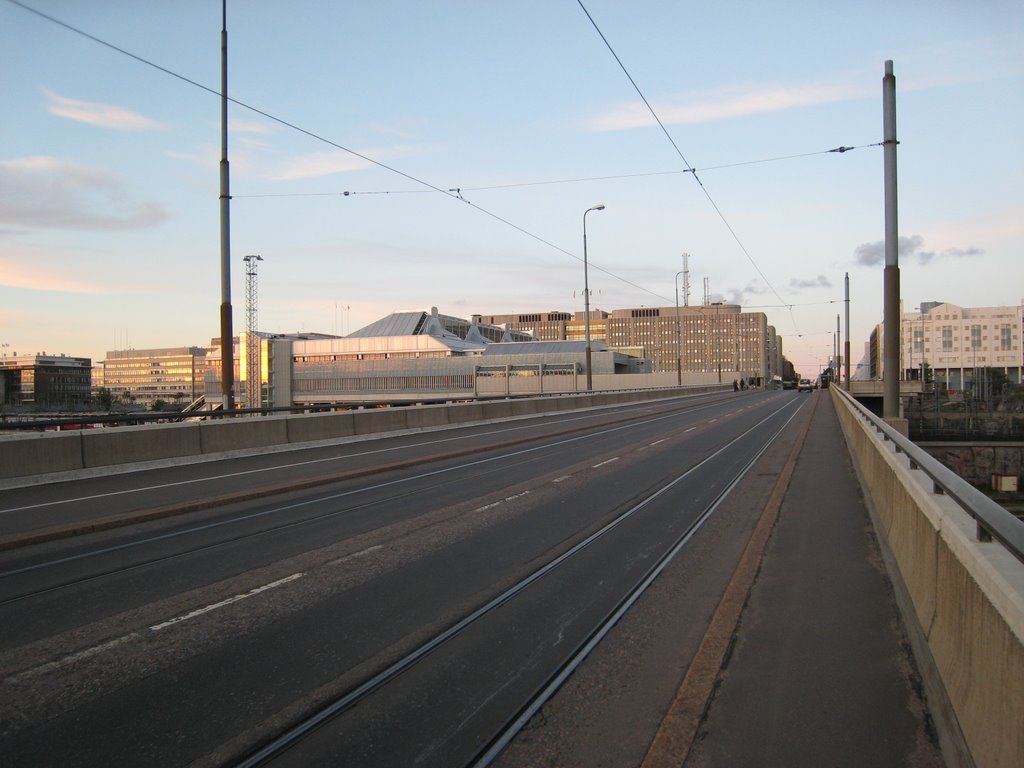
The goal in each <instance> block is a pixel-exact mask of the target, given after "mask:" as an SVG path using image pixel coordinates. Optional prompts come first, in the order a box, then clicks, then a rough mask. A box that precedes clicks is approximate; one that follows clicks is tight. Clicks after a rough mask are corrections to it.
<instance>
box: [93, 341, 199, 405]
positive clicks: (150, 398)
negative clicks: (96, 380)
mask: <svg viewBox="0 0 1024 768" xmlns="http://www.w3.org/2000/svg"><path fill="white" fill-rule="evenodd" d="M101 365H102V366H103V386H104V387H106V388H107V389H109V390H110V393H111V394H112V395H113V397H114V399H115V400H119V401H122V402H132V403H136V404H138V405H144V406H147V407H149V406H152V405H153V403H155V402H156V401H157V400H161V401H163V402H165V403H168V404H171V405H188V404H189V403H191V402H192V401H194V400H195V399H196V398H198V397H199V396H201V395H202V394H204V393H205V392H206V383H205V374H206V350H205V349H204V348H203V347H170V348H164V349H115V350H111V351H109V352H107V356H106V359H105V360H104V361H103V362H102V363H101Z"/></svg>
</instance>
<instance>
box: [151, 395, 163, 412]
mask: <svg viewBox="0 0 1024 768" xmlns="http://www.w3.org/2000/svg"><path fill="white" fill-rule="evenodd" d="M166 406H167V403H166V402H165V401H164V400H161V399H160V398H159V397H158V398H157V399H156V400H154V401H153V405H151V406H150V410H153V411H162V410H163V409H164V408H165V407H166Z"/></svg>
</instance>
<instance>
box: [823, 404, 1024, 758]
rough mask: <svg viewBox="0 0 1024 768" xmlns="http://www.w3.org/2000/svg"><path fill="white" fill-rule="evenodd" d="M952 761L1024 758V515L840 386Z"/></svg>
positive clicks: (845, 424) (875, 518) (840, 409)
mask: <svg viewBox="0 0 1024 768" xmlns="http://www.w3.org/2000/svg"><path fill="white" fill-rule="evenodd" d="M831 392H832V398H833V402H834V403H835V406H836V412H837V414H838V415H839V421H840V423H841V424H842V428H843V433H844V435H845V437H846V441H847V445H848V446H849V449H850V455H851V457H852V459H853V462H854V464H855V465H856V468H857V473H858V475H859V476H860V481H861V487H862V489H863V491H864V500H865V503H866V505H867V507H868V510H869V512H870V514H871V519H872V522H873V523H874V527H875V530H876V533H877V536H878V540H879V544H880V547H881V550H882V553H883V557H884V559H885V563H886V569H887V571H888V572H889V576H890V579H891V581H892V584H893V590H894V593H895V595H896V600H897V603H898V605H899V607H900V611H901V613H902V615H903V619H904V626H905V627H906V630H907V635H908V638H909V640H910V643H911V646H912V647H913V649H914V656H915V659H916V661H917V666H918V669H919V671H920V673H921V679H922V682H923V683H924V688H925V693H926V695H927V699H928V706H929V710H930V713H931V715H932V717H933V720H934V722H935V724H936V731H937V733H938V735H939V741H940V745H941V747H942V751H943V754H944V756H945V757H946V762H947V764H948V765H965V766H1003V765H1024V728H1021V727H1020V725H1021V723H1024V562H1022V558H1021V549H1022V547H1021V541H1022V538H1021V537H1022V533H1024V523H1021V522H1020V521H1018V520H1017V519H1016V518H1014V517H1013V516H1012V515H1011V514H1010V513H1009V512H1007V511H1006V510H1005V509H1003V508H1002V507H999V506H998V505H997V504H995V502H992V501H991V500H990V499H988V498H987V497H986V496H985V495H984V494H982V493H981V492H980V491H978V490H977V489H975V488H973V487H972V486H970V485H968V484H967V483H966V482H964V481H963V480H962V479H961V478H959V477H957V476H956V475H954V474H953V473H952V472H950V471H949V470H947V469H946V468H945V467H943V466H942V465H941V464H939V463H938V462H937V461H936V460H935V459H934V458H932V457H931V456H929V455H927V454H926V453H925V452H924V451H922V450H921V449H920V448H918V447H917V446H915V445H914V444H913V443H911V442H910V441H909V440H907V439H906V438H905V437H904V436H903V435H901V434H900V433H899V432H897V431H896V430H894V429H892V428H891V427H890V426H889V425H888V424H886V423H885V422H884V421H882V420H881V419H879V418H878V417H877V416H875V415H874V414H871V413H870V412H868V411H866V410H865V409H864V408H862V407H861V406H860V405H859V404H858V403H857V402H856V401H855V400H853V398H851V397H850V396H849V395H848V394H846V393H845V392H842V391H841V390H840V389H839V388H837V387H833V388H832V389H831Z"/></svg>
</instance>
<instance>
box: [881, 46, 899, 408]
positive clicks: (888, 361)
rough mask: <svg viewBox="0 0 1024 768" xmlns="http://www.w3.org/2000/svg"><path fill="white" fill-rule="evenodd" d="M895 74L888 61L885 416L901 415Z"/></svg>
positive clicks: (884, 86) (885, 95)
mask: <svg viewBox="0 0 1024 768" xmlns="http://www.w3.org/2000/svg"><path fill="white" fill-rule="evenodd" d="M896 144H897V141H896V76H895V75H894V74H893V72H892V61H886V62H885V76H884V77H883V78H882V145H883V147H884V149H883V152H884V172H885V275H884V298H883V334H884V343H883V347H882V417H883V418H886V419H897V418H899V415H900V380H899V374H900V371H899V366H900V262H899V225H898V223H897V211H898V205H897V199H896Z"/></svg>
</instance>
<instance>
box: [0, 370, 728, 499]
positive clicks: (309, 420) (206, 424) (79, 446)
mask: <svg viewBox="0 0 1024 768" xmlns="http://www.w3.org/2000/svg"><path fill="white" fill-rule="evenodd" d="M708 389H713V387H708V388H701V387H691V388H687V389H686V390H683V391H680V390H678V389H663V390H650V389H647V390H635V391H624V392H605V393H594V394H571V395H552V396H545V397H537V398H528V399H516V400H497V401H489V402H476V403H457V404H453V405H429V406H410V407H396V408H375V409H370V410H364V411H343V412H333V413H316V414H289V415H285V416H267V417H259V418H254V417H239V418H230V419H218V420H211V421H202V422H197V423H196V422H190V423H186V424H151V425H146V426H138V427H116V428H110V429H109V430H107V429H97V430H81V431H78V430H76V431H73V432H72V431H68V432H47V433H43V434H28V435H25V434H19V435H11V436H9V437H8V436H0V479H8V478H10V479H14V478H22V477H31V476H33V475H37V476H38V475H48V474H50V473H55V472H66V471H73V470H78V469H89V468H97V467H105V466H114V465H118V464H130V463H138V462H144V461H160V460H162V459H169V458H178V457H185V456H199V455H211V454H217V453H225V452H232V451H243V450H248V449H254V448H265V447H270V446H281V445H288V444H297V443H305V442H315V441H319V440H331V439H336V438H345V437H352V436H356V435H371V434H376V433H385V432H391V431H394V430H401V429H428V428H432V427H441V426H445V425H448V424H466V423H469V422H472V421H476V420H481V419H501V418H509V417H515V416H526V415H530V416H532V415H535V414H538V415H540V414H545V413H553V412H561V411H569V410H573V409H577V408H587V407H593V406H595V405H598V404H613V403H615V404H617V403H625V402H631V401H632V402H635V401H641V400H647V399H652V398H664V397H675V396H678V395H680V394H691V395H692V394H697V393H698V392H701V391H706V390H708ZM83 441H84V442H83Z"/></svg>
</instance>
